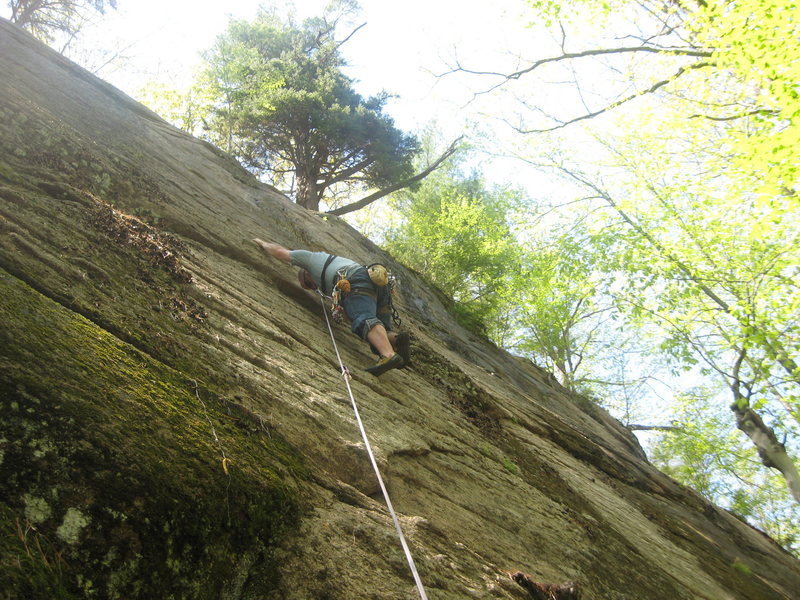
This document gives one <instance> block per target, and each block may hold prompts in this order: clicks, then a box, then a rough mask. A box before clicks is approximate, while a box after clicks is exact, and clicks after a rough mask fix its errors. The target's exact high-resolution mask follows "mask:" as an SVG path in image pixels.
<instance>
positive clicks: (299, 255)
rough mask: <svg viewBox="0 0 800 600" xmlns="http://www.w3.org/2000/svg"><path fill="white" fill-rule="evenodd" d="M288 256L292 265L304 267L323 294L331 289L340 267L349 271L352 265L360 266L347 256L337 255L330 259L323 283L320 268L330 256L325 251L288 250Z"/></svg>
mask: <svg viewBox="0 0 800 600" xmlns="http://www.w3.org/2000/svg"><path fill="white" fill-rule="evenodd" d="M289 256H290V257H291V258H292V264H293V265H294V266H296V267H300V268H301V269H305V270H306V271H308V272H309V273H311V277H313V278H314V282H315V283H316V284H317V286H318V287H319V288H320V289H321V290H322V292H323V293H324V294H328V293H330V291H331V289H333V283H334V279H335V278H336V274H337V273H338V272H339V270H340V269H346V270H348V271H349V270H350V268H351V267H353V266H354V265H355V267H360V266H361V265H360V264H358V263H357V262H354V261H352V260H350V259H349V258H344V257H343V256H337V257H336V258H334V259H333V260H332V261H331V264H329V265H328V268H327V269H326V270H325V282H324V284H323V282H322V269H323V267H324V266H325V262H326V261H327V260H328V258H329V257H330V256H331V255H330V254H328V253H327V252H311V251H309V250H290V251H289Z"/></svg>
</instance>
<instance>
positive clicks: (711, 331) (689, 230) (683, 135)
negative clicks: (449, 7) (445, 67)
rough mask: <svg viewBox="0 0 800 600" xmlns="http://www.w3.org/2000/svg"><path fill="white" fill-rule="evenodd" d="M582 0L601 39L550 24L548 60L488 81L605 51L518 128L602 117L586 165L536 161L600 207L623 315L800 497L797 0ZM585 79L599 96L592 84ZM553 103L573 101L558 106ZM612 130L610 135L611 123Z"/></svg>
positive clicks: (520, 76) (501, 85)
mask: <svg viewBox="0 0 800 600" xmlns="http://www.w3.org/2000/svg"><path fill="white" fill-rule="evenodd" d="M531 4H532V5H534V6H535V7H537V8H538V9H540V10H543V11H544V14H545V16H546V17H549V18H551V19H558V18H560V17H561V15H564V14H569V13H570V12H572V13H573V14H574V11H564V10H563V8H565V7H566V6H570V5H572V8H574V7H575V6H576V5H577V6H580V7H586V6H588V5H589V3H587V2H584V1H583V0H574V1H573V2H568V3H563V2H559V3H556V2H549V1H535V2H532V3H531ZM591 4H592V6H602V7H604V10H606V11H608V12H607V13H606V16H607V17H608V20H607V21H606V22H605V23H604V24H605V25H607V27H604V28H602V30H603V32H604V33H605V32H608V35H609V38H611V37H613V38H614V39H615V40H616V41H615V43H613V45H612V44H608V45H597V46H594V47H591V46H589V47H586V44H585V42H583V46H584V47H582V48H578V49H575V50H572V49H569V50H568V42H569V36H568V33H567V32H568V31H570V25H569V24H568V23H563V22H562V23H560V25H561V46H560V47H561V51H560V53H556V54H554V55H552V56H550V57H544V58H536V59H532V60H531V61H530V62H529V64H528V65H527V66H523V67H522V68H519V69H517V70H515V71H513V72H506V73H501V72H496V73H494V74H493V75H494V76H495V77H498V78H499V80H498V83H497V84H496V85H495V86H493V87H494V88H498V89H505V88H509V86H512V87H513V88H514V92H515V93H516V94H517V95H518V96H520V97H524V96H523V94H524V91H525V89H524V86H523V87H521V85H522V82H523V80H526V79H528V78H531V77H533V76H534V75H535V74H536V73H539V72H541V71H542V70H543V69H546V68H548V67H549V66H552V65H553V64H570V65H571V66H572V67H573V68H574V72H575V73H579V74H580V73H581V70H580V67H579V66H578V64H579V63H581V61H587V60H591V61H595V69H596V64H597V62H599V61H600V60H601V59H602V60H603V61H604V63H605V64H607V66H608V67H609V68H608V70H607V71H606V72H605V74H606V75H607V77H604V78H599V77H597V73H596V72H595V73H593V77H592V78H591V79H590V80H588V81H589V82H590V83H587V80H586V79H582V78H581V77H580V76H578V77H576V79H575V97H576V102H575V103H570V102H564V101H563V100H562V101H561V105H560V106H555V107H554V106H546V105H541V104H538V105H537V104H534V103H532V102H530V101H526V103H525V104H524V105H523V108H524V109H526V110H527V111H528V112H527V114H526V117H527V118H526V119H524V120H520V121H516V122H514V123H513V125H514V128H515V130H516V131H517V132H519V133H522V134H525V135H532V134H538V135H541V134H543V133H545V132H550V133H551V134H553V135H555V134H557V133H560V132H564V133H566V130H567V129H569V128H573V127H575V126H576V125H579V124H580V125H585V126H586V127H585V129H584V131H590V130H591V128H592V127H593V125H594V124H595V123H596V124H597V127H596V129H595V130H594V131H595V132H594V133H592V134H591V136H592V137H590V138H589V143H591V144H592V145H591V150H592V151H591V152H587V153H586V154H591V155H592V160H593V162H594V164H593V165H592V166H588V164H587V163H586V162H583V164H579V163H580V162H581V161H580V160H579V159H578V158H577V157H576V158H575V159H573V160H568V159H566V160H565V159H564V158H563V157H554V158H552V159H545V160H542V159H536V162H538V163H543V162H547V163H549V164H550V165H551V166H552V167H554V168H555V169H557V170H560V171H561V172H562V173H564V174H566V175H567V177H568V178H569V179H570V180H571V181H572V182H573V183H577V184H578V185H579V186H581V187H582V188H583V190H584V191H583V192H582V194H583V195H584V196H586V197H588V200H587V201H590V202H595V203H597V204H599V205H604V206H605V207H606V208H607V209H608V213H607V217H608V218H607V219H604V220H602V221H601V222H598V223H597V224H596V229H597V230H600V229H604V230H605V231H607V232H608V233H609V235H612V234H613V236H614V237H615V239H616V241H615V242H614V243H613V244H610V245H609V246H608V247H609V248H611V249H613V250H614V251H613V252H610V253H609V257H610V258H611V259H612V260H611V261H610V262H608V265H607V266H606V267H605V268H606V269H608V270H609V272H614V271H616V272H618V273H620V274H624V278H625V280H626V281H627V284H626V286H625V287H624V289H623V290H622V292H623V293H622V294H621V295H620V299H621V301H622V302H623V303H624V304H625V305H626V306H627V309H626V312H627V314H628V317H629V318H630V319H632V320H633V322H635V323H638V324H640V325H641V326H645V327H658V328H660V330H661V331H662V332H663V335H664V338H663V339H662V342H661V347H662V349H663V350H664V351H665V352H666V353H668V354H669V355H670V356H671V357H673V359H674V361H675V363H676V364H678V363H682V364H683V365H685V366H692V365H694V364H702V365H703V366H704V373H705V374H707V375H708V376H713V377H718V378H720V380H721V381H724V382H725V384H726V386H727V388H728V390H729V392H730V394H731V399H732V402H731V405H730V408H731V410H732V413H733V415H734V416H735V419H736V423H737V426H738V427H739V428H740V429H741V430H742V431H744V432H745V433H747V435H748V436H749V438H750V439H751V441H752V442H753V443H754V445H755V447H756V449H757V451H758V454H759V456H760V458H761V460H762V463H763V464H764V465H765V466H767V467H770V468H776V469H778V470H779V471H780V472H781V473H782V475H783V477H784V478H785V480H786V482H787V484H788V486H789V489H790V490H791V491H792V494H793V495H794V497H795V499H796V500H797V501H800V474H798V469H797V464H796V462H795V460H794V459H793V458H792V455H793V454H794V453H795V452H797V451H798V450H800V447H799V444H798V440H800V429H798V423H799V422H800V419H799V418H798V417H799V416H800V400H799V398H800V368H798V361H800V355H798V352H797V348H798V342H800V322H798V317H797V308H798V306H800V289H798V286H797V285H796V284H795V281H796V276H797V274H798V271H800V266H799V265H798V256H800V248H799V247H798V246H799V244H798V240H799V239H800V234H799V232H798V230H797V226H796V223H798V221H800V215H799V214H798V212H800V206H798V203H797V202H796V192H797V188H798V177H797V164H796V160H794V159H793V158H792V155H793V150H792V148H793V147H794V146H795V144H796V141H797V139H798V131H799V129H798V123H797V120H798V118H799V117H800V94H798V93H797V87H796V81H797V71H796V69H797V67H796V65H797V59H798V58H800V50H798V47H797V45H796V43H795V40H796V39H797V37H798V35H799V34H800V29H799V28H800V21H798V19H797V14H796V11H797V6H796V5H795V4H794V3H785V2H779V1H778V0H737V1H735V2H723V1H703V2H690V1H679V2H664V1H661V0H639V1H626V0H611V1H610V2H606V3H602V5H601V4H600V3H591ZM620 15H625V16H624V17H620ZM628 15H633V18H632V19H630V20H629V19H627V16H628ZM624 27H628V28H629V29H628V31H624V29H623V28H624ZM599 37H600V36H598V38H599ZM584 39H587V38H586V37H583V38H582V40H584ZM619 40H624V43H620V42H619ZM456 68H457V69H461V70H465V69H463V67H462V66H461V65H456ZM484 74H485V75H486V74H487V73H485V72H484ZM589 85H592V86H593V88H592V90H591V91H593V92H594V91H598V90H599V93H597V94H589V93H587V92H588V91H589V88H588V86H589ZM536 97H537V98H546V97H547V94H539V95H537V96H536ZM564 107H566V109H567V110H573V111H574V112H573V113H572V114H564V113H563V112H561V113H560V114H559V111H563V110H564ZM623 108H624V109H625V110H624V113H623ZM615 116H616V117H618V118H617V119H614V118H613V117H615ZM600 118H602V121H598V119H600ZM611 124H613V126H614V127H616V132H615V134H609V133H607V132H609V131H613V130H612V129H611V128H610V127H609V125H611ZM601 128H602V129H601ZM601 131H602V134H601V133H599V132H601ZM586 139H587V138H586V137H584V138H583V140H582V141H583V142H586ZM598 142H599V143H598ZM535 143H536V145H537V146H541V145H542V140H541V139H537V140H536V142H535ZM551 144H552V145H556V146H563V145H565V142H564V140H563V139H561V140H558V141H555V142H551ZM585 148H586V146H583V145H582V146H581V149H585Z"/></svg>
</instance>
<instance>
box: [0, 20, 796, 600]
mask: <svg viewBox="0 0 800 600" xmlns="http://www.w3.org/2000/svg"><path fill="white" fill-rule="evenodd" d="M0 73H2V85H0V398H2V418H0V511H2V518H1V519H0V534H1V535H0V590H2V592H0V597H2V598H20V599H21V598H33V599H37V598H48V599H49V598H125V599H134V598H147V599H152V598H176V599H177V598H187V599H189V598H191V599H205V598H223V599H239V598H258V599H263V598H285V599H291V600H295V599H296V600H300V599H324V598H328V599H357V598H381V599H398V600H399V599H406V598H416V597H418V592H417V588H416V586H415V585H414V580H413V578H412V576H411V572H410V569H409V566H408V564H407V562H406V560H405V558H404V554H403V552H402V549H401V546H400V543H399V540H398V536H397V534H396V532H395V529H394V526H393V524H392V519H391V517H390V515H389V514H388V512H387V510H386V504H385V502H384V499H383V497H382V495H381V493H380V490H379V488H378V485H377V481H376V477H375V475H374V474H373V472H372V469H371V467H370V463H369V460H368V457H367V455H366V452H365V445H364V442H363V440H362V439H361V436H360V434H359V430H358V427H357V424H356V422H355V418H354V413H353V409H352V407H351V403H350V399H349V397H348V395H347V391H346V388H345V385H344V380H343V378H342V376H341V375H340V372H339V365H338V362H337V360H336V354H335V352H334V350H333V346H332V343H331V338H330V336H329V333H328V330H327V327H326V324H325V318H324V312H323V310H324V309H323V306H322V304H321V303H320V299H319V298H318V297H316V296H314V295H313V294H312V293H310V292H305V291H303V290H300V289H299V288H298V287H297V285H296V283H295V273H294V269H292V268H289V267H287V266H285V265H283V264H280V263H278V262H276V261H274V260H271V259H269V258H268V257H266V256H265V255H263V254H262V253H260V251H259V249H258V248H257V247H256V246H255V245H254V244H253V243H252V242H251V241H250V240H251V239H252V238H255V237H261V238H264V239H269V240H273V241H275V242H278V243H280V244H283V245H285V246H288V247H291V248H298V247H302V248H309V249H312V250H320V249H325V250H329V251H331V252H334V253H336V254H341V255H345V256H349V257H351V258H353V259H356V260H359V261H363V262H365V263H366V262H374V261H376V260H380V261H382V262H384V263H386V264H387V265H389V266H390V267H391V269H392V271H393V273H394V274H395V275H396V276H397V277H398V279H399V282H400V290H399V296H398V299H397V305H398V308H399V310H400V312H401V314H402V316H403V324H402V328H403V329H405V330H406V331H408V332H409V333H410V334H411V336H412V340H413V344H412V355H413V361H414V362H413V365H412V366H410V367H409V368H407V369H404V370H402V371H390V372H389V373H387V374H385V375H384V376H382V377H381V378H380V379H376V378H373V377H371V376H369V375H368V374H365V373H363V371H361V369H362V368H363V367H364V366H367V364H369V363H371V361H372V360H373V358H372V355H371V354H370V352H369V349H368V347H367V346H366V345H365V344H364V343H363V342H362V341H361V340H359V339H358V338H356V337H355V336H353V335H352V334H351V333H350V332H349V330H348V328H347V327H346V326H345V325H334V328H333V329H334V335H335V339H336V341H337V344H338V347H339V350H340V352H341V356H342V359H343V361H344V363H345V365H347V366H348V367H349V369H350V371H351V373H352V380H351V386H352V389H353V392H354V395H355V398H356V401H357V403H358V406H359V408H360V412H361V416H362V418H363V421H364V424H365V427H366V430H367V432H368V435H369V439H370V442H371V444H372V447H373V449H374V451H375V454H376V457H377V462H378V464H379V466H380V469H381V472H382V474H383V476H384V478H385V481H386V484H387V487H388V490H389V495H390V498H391V500H392V502H393V504H394V507H395V508H396V509H397V511H398V513H399V522H400V524H401V526H402V529H403V532H404V534H405V536H406V539H407V541H408V545H409V547H410V550H411V552H412V554H413V556H414V560H415V562H416V565H417V568H418V570H419V573H420V577H421V581H422V583H423V585H424V586H425V590H426V592H427V595H428V597H429V598H431V599H462V598H535V597H548V596H547V595H548V594H549V595H550V596H549V597H565V598H566V597H581V598H584V599H592V600H623V599H628V600H634V599H642V598H647V599H649V600H659V599H663V600H676V599H686V600H690V599H691V600H695V599H707V600H727V599H749V600H755V599H758V600H762V599H773V598H774V599H790V598H797V597H798V590H800V568H799V565H798V561H797V560H796V559H794V558H793V557H791V556H790V555H788V554H787V553H786V552H784V551H782V550H781V549H780V548H779V547H778V546H777V545H776V544H775V543H774V542H772V541H771V540H770V539H769V538H767V537H766V536H764V535H763V534H761V533H760V532H757V531H755V530H754V529H752V528H751V527H749V526H748V525H746V524H744V523H743V522H741V521H739V520H738V519H737V518H735V517H734V516H733V515H731V514H729V513H727V512H725V511H723V510H721V509H719V508H717V507H714V506H712V505H710V504H708V503H707V502H705V501H704V500H702V499H701V498H700V497H699V496H697V495H696V494H694V493H693V492H691V491H690V490H687V489H685V488H683V487H681V486H679V485H678V484H676V483H675V482H674V481H672V480H670V479H669V478H667V477H665V476H664V475H662V474H661V473H660V472H658V471H657V470H656V469H654V468H653V467H651V466H650V465H649V464H648V463H647V461H646V459H645V457H644V455H643V453H642V451H641V449H640V448H639V446H638V444H637V442H636V440H635V438H634V437H633V436H632V435H631V434H630V432H628V431H627V430H626V429H624V428H623V427H622V426H621V425H620V424H619V423H617V422H616V421H615V420H614V419H612V418H610V417H609V415H608V414H606V413H605V412H604V411H603V410H601V409H599V408H597V407H596V406H594V405H592V404H591V403H588V402H586V401H583V400H581V399H580V398H575V397H571V396H570V395H569V394H568V393H566V392H565V391H564V390H563V389H562V388H560V387H559V386H558V385H557V384H556V383H555V382H554V380H553V378H552V377H550V376H549V375H548V374H547V373H545V372H543V371H542V370H540V369H538V368H537V367H535V366H533V365H531V364H530V363H528V362H526V361H523V360H520V359H517V358H514V357H512V356H510V355H509V354H507V353H505V352H503V351H501V350H499V349H497V348H496V347H494V346H492V345H491V344H490V343H488V342H487V341H486V340H483V339H479V338H477V337H475V336H474V335H472V334H470V333H468V332H466V331H465V330H463V329H462V328H460V327H459V326H458V325H457V324H456V323H455V322H454V320H453V319H452V318H451V317H450V315H449V314H448V312H447V311H446V308H445V306H444V303H443V302H442V300H441V298H440V297H439V296H438V295H437V293H436V292H434V291H432V290H430V289H428V288H427V287H426V286H425V285H424V283H423V282H422V281H421V279H420V278H418V277H417V276H416V275H415V274H414V273H412V272H410V271H408V270H407V269H405V268H403V266H402V265H399V264H397V263H396V262H395V261H394V260H393V259H392V257H391V256H388V255H386V254H385V253H384V252H382V251H381V250H380V248H377V247H376V246H375V245H373V244H372V243H370V242H369V241H368V240H366V239H365V238H363V237H362V236H360V235H359V234H358V233H357V232H356V231H354V230H353V229H352V228H350V227H349V226H348V225H347V224H346V223H344V222H343V221H341V220H339V219H338V218H335V217H325V216H324V215H322V214H317V213H312V212H308V211H306V210H304V209H301V208H298V207H297V206H295V205H293V204H291V203H290V202H288V201H287V200H286V199H285V198H284V197H283V196H281V195H280V194H278V193H277V192H275V191H274V190H272V189H270V188H268V187H266V186H264V185H262V184H259V183H258V182H257V181H255V180H254V179H253V178H252V177H251V176H250V175H248V174H247V173H246V172H245V171H244V170H242V169H241V168H240V167H239V166H238V165H237V164H236V163H235V162H234V161H232V160H231V159H230V158H228V157H227V156H225V155H224V154H222V153H221V152H219V151H218V150H216V149H214V148H213V147H211V146H210V145H208V144H206V143H204V142H202V141H199V140H197V139H194V138H192V137H190V136H188V135H186V134H184V133H182V132H180V131H178V130H176V129H175V128H173V127H172V126H170V125H168V124H167V123H165V122H164V121H163V120H161V119H160V118H159V117H158V116H156V115H155V114H153V113H152V112H150V111H148V110H147V109H146V108H144V107H142V106H141V105H139V104H137V103H136V102H134V101H133V100H131V99H130V98H128V97H127V96H125V95H124V94H122V93H121V92H119V91H118V90H116V89H114V88H112V87H111V86H109V85H107V84H105V83H104V82H102V81H100V80H98V79H96V78H95V77H93V76H92V75H90V74H89V73H87V72H85V71H83V70H82V69H80V68H79V67H77V66H76V65H74V64H72V63H70V62H69V61H67V60H65V59H64V58H62V57H61V56H59V55H58V54H56V53H54V52H52V51H51V50H49V49H48V48H46V47H45V46H43V45H41V44H39V43H38V42H36V41H35V40H33V39H32V38H31V37H30V36H28V35H27V34H25V33H23V32H22V31H20V30H18V29H16V28H15V27H14V26H12V25H11V24H9V23H8V22H6V21H0ZM568 582H574V583H575V585H574V586H573V585H572V584H570V583H568ZM559 590H560V591H559ZM576 590H577V591H576ZM558 594H563V595H562V596H558Z"/></svg>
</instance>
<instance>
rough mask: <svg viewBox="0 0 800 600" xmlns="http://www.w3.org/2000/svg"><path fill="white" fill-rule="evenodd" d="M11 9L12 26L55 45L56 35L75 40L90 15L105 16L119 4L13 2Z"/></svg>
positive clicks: (104, 0)
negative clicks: (74, 37) (16, 26)
mask: <svg viewBox="0 0 800 600" xmlns="http://www.w3.org/2000/svg"><path fill="white" fill-rule="evenodd" d="M8 5H9V6H10V7H11V19H10V20H11V22H12V23H16V24H17V25H19V26H20V27H22V28H24V29H27V30H28V31H30V32H31V33H32V34H33V35H34V36H36V37H37V38H39V39H42V40H44V41H46V42H52V41H53V39H54V36H55V35H56V34H62V35H65V36H67V37H68V38H70V37H73V36H74V35H75V34H77V33H78V31H79V30H80V28H81V26H82V25H83V21H84V17H85V14H86V13H87V12H89V11H92V10H95V11H97V12H99V13H101V14H105V11H106V9H107V8H109V7H111V8H114V9H116V8H117V0H10V1H9V3H8Z"/></svg>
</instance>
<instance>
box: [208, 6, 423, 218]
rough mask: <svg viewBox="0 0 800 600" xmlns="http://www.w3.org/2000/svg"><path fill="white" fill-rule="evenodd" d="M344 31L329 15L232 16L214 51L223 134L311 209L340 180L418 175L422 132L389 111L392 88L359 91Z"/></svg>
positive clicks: (377, 183) (217, 126)
mask: <svg viewBox="0 0 800 600" xmlns="http://www.w3.org/2000/svg"><path fill="white" fill-rule="evenodd" d="M336 31H337V21H336V19H331V18H330V17H327V16H326V17H322V18H313V19H307V20H305V21H303V23H302V24H301V25H296V24H294V23H293V22H291V21H289V22H286V23H284V22H281V21H280V20H279V19H277V18H276V17H275V16H274V15H271V14H269V13H267V12H265V11H262V12H261V13H260V14H259V16H258V18H257V19H256V20H255V21H254V22H245V21H239V20H234V21H232V22H231V23H230V25H229V28H228V31H227V33H226V34H224V35H223V36H220V38H218V40H217V42H216V44H215V46H214V48H213V49H212V50H211V51H210V52H209V53H208V54H207V56H206V60H207V63H208V68H207V70H206V77H207V78H208V80H209V81H210V82H211V84H212V89H213V91H214V95H215V99H216V102H215V105H214V107H213V109H212V115H211V122H210V129H211V131H212V135H213V137H214V138H215V140H216V141H217V142H218V143H221V145H223V147H224V148H226V149H228V150H229V151H231V152H232V153H233V154H234V155H236V156H237V157H239V158H240V159H241V160H242V161H243V162H244V163H245V164H246V165H247V166H249V167H250V168H251V169H253V170H254V171H256V172H258V173H260V174H268V175H269V176H270V177H271V178H272V180H273V183H275V184H276V185H277V186H278V187H281V186H284V187H288V188H289V193H290V194H291V195H293V196H294V198H295V200H296V201H297V203H298V204H300V205H302V206H304V207H306V208H309V209H312V210H319V206H320V202H321V201H322V200H323V198H325V197H327V198H328V199H329V200H330V199H331V198H332V196H333V195H334V194H335V193H336V192H337V191H339V190H341V189H342V188H346V189H348V190H349V191H351V192H352V190H353V189H360V190H366V189H369V188H373V189H374V188H379V189H381V188H386V187H389V186H394V187H392V189H391V190H389V191H392V190H394V189H397V188H396V185H397V184H398V182H401V183H405V185H410V184H412V183H415V182H416V181H418V180H419V178H414V174H413V167H412V165H413V162H412V159H413V157H414V155H415V154H416V153H417V151H418V143H417V140H416V138H415V137H414V136H412V135H406V134H404V133H403V132H401V131H400V130H398V129H397V128H396V127H395V126H394V123H393V121H392V119H391V118H390V117H389V116H388V115H386V114H385V113H384V112H383V110H384V108H385V105H386V102H387V100H388V95H386V94H385V93H384V94H379V95H377V96H374V97H371V98H363V97H362V96H360V95H359V94H358V93H356V92H355V91H354V89H353V82H352V80H351V79H349V78H348V77H347V76H345V75H344V73H343V72H342V68H343V67H344V66H345V63H344V60H343V58H342V56H341V54H340V48H341V46H342V44H344V43H345V42H346V41H347V39H348V38H349V36H347V37H346V38H345V39H343V40H339V39H337V38H336ZM353 33H355V31H354V32H352V33H351V34H350V35H352V34H353ZM389 191H386V192H383V193H379V194H377V195H376V194H372V196H373V198H372V200H371V201H374V200H377V199H378V198H379V197H382V196H383V195H385V194H386V193H389ZM362 205H363V204H362ZM346 209H347V207H341V208H339V209H338V210H337V214H342V213H344V212H347V210H346Z"/></svg>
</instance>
